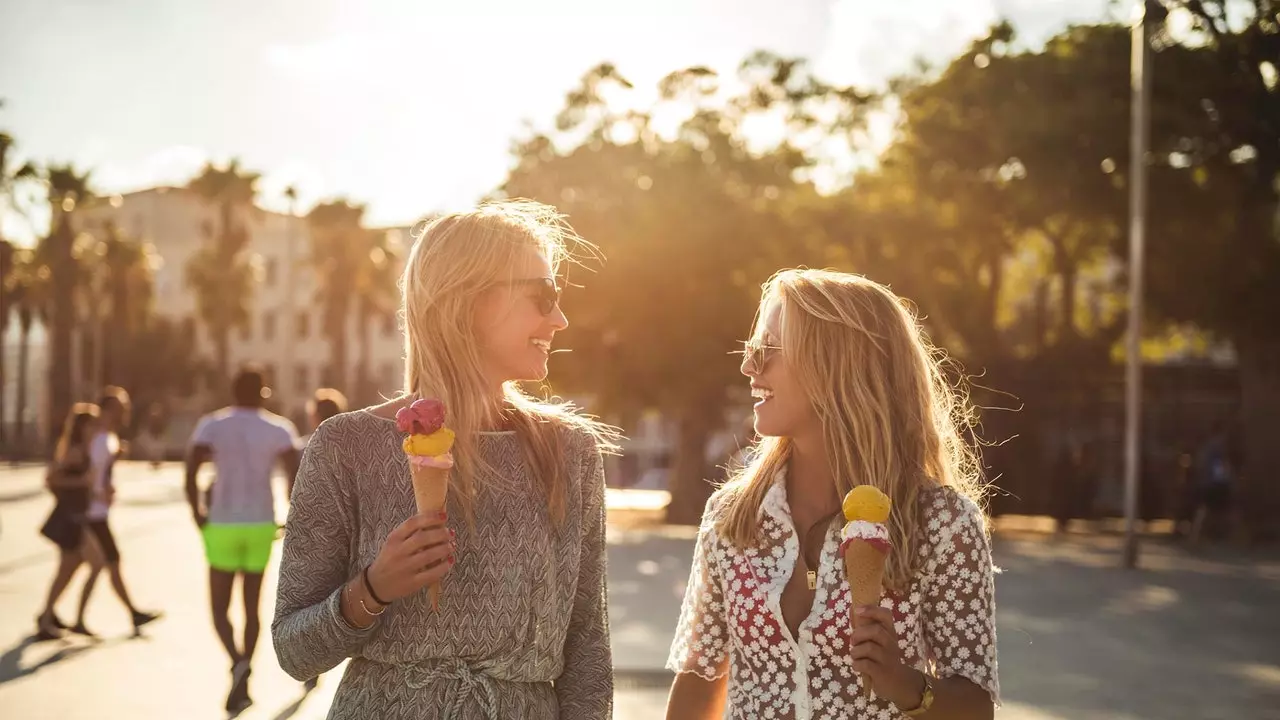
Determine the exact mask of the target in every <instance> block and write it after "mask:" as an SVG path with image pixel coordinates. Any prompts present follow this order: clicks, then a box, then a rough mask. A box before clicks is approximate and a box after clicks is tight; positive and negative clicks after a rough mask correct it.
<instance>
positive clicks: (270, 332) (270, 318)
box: [262, 310, 276, 342]
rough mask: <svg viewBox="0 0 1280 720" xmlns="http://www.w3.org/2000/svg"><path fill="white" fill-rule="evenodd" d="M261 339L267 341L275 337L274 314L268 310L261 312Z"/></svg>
mask: <svg viewBox="0 0 1280 720" xmlns="http://www.w3.org/2000/svg"><path fill="white" fill-rule="evenodd" d="M262 339H263V340H265V341H267V342H271V341H273V340H275V339H276V314H275V313H273V312H271V311H270V310H268V311H267V312H264V313H262Z"/></svg>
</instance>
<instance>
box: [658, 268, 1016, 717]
mask: <svg viewBox="0 0 1280 720" xmlns="http://www.w3.org/2000/svg"><path fill="white" fill-rule="evenodd" d="M937 358H938V354H937V352H936V351H935V350H934V349H933V348H932V347H931V346H930V345H929V344H928V341H927V340H926V338H925V337H924V336H923V333H922V331H921V329H920V327H919V324H918V321H917V320H916V318H915V316H914V315H913V314H912V313H911V312H910V311H909V310H908V309H907V306H906V304H905V302H904V301H902V300H900V299H899V298H898V297H897V296H895V295H894V294H893V293H892V292H890V291H889V290H888V289H887V288H885V287H884V286H882V285H879V284H877V283H874V282H871V281H870V280H867V279H865V278H862V277H860V276H857V275H850V274H845V273H834V272H825V271H812V270H787V271H783V272H780V273H779V274H777V275H775V276H774V277H773V278H772V279H771V280H770V281H769V282H768V283H766V284H765V286H764V292H763V296H762V299H761V305H760V308H759V311H758V314H757V319H756V325H755V328H754V330H753V333H752V339H751V340H750V341H748V342H747V343H746V348H745V351H744V356H743V361H742V367H741V370H742V373H743V375H745V376H746V377H747V378H748V379H749V380H750V384H751V389H752V393H753V396H754V397H756V398H757V399H758V400H759V402H757V403H756V405H755V407H754V416H755V429H756V431H757V433H758V434H759V435H760V436H761V440H760V441H759V443H758V446H757V451H756V452H755V453H753V454H752V456H751V458H750V460H749V464H748V465H747V466H746V467H745V468H744V469H742V470H741V471H740V472H739V473H738V474H737V475H736V476H735V477H734V478H733V479H732V480H731V481H730V482H729V483H727V484H726V485H724V486H723V487H721V488H720V489H719V490H718V491H717V492H716V493H714V494H713V495H712V497H711V499H710V500H709V501H708V503H707V508H706V513H705V514H704V517H703V522H702V527H701V528H700V530H699V534H698V540H697V544H696V547H695V550H694V559H693V567H692V571H691V573H690V578H689V584H688V587H687V591H686V595H685V600H684V604H683V607H682V609H681V615H680V621H679V625H678V627H677V630H676V637H675V640H674V642H673V644H672V648H671V655H670V657H669V659H668V663H667V667H668V669H670V670H672V671H674V672H675V673H677V674H676V679H675V681H674V682H673V684H672V687H671V693H670V697H669V699H668V706H667V717H668V718H671V719H677V718H698V719H707V718H720V717H721V716H722V715H723V714H724V712H725V710H726V705H727V710H728V716H729V717H731V718H735V719H736V718H759V717H770V716H772V717H780V718H795V717H811V718H888V717H902V716H904V715H906V716H916V715H923V716H925V717H929V718H953V719H954V718H965V719H968V718H975V719H976V718H991V717H992V715H993V712H994V706H995V705H996V704H997V703H998V699H999V683H998V680H997V671H996V630H995V612H994V610H995V607H994V583H993V568H992V564H991V552H990V547H989V543H988V537H987V519H986V517H985V511H984V510H983V509H982V503H983V494H984V485H983V483H982V480H981V477H980V466H979V464H978V461H977V458H976V456H975V455H974V453H973V451H972V450H971V448H970V447H969V446H968V445H966V443H965V439H964V435H963V432H964V430H965V429H967V428H966V425H967V423H968V421H969V419H970V408H969V407H968V405H967V402H966V401H965V399H964V397H963V396H962V395H961V394H960V393H959V392H958V391H957V390H955V389H953V388H952V387H951V386H950V385H949V384H948V383H947V381H946V379H945V376H944V374H943V370H942V368H941V367H940V366H939V361H938V359H937ZM864 484H866V485H870V486H873V487H875V488H878V489H879V490H881V491H882V492H883V493H885V494H886V495H888V496H889V498H890V499H891V501H892V508H891V515H890V516H889V519H888V522H887V526H888V535H889V539H890V540H891V549H890V550H889V554H888V557H887V562H886V567H885V575H884V586H885V587H884V599H883V601H882V602H881V603H880V604H879V605H870V606H864V607H858V608H854V607H851V604H852V602H851V592H850V586H849V581H848V578H847V576H846V572H845V568H844V564H843V562H842V561H841V557H840V554H839V547H840V544H841V539H842V526H843V525H844V523H843V520H844V518H843V516H842V514H841V507H842V501H843V498H844V496H845V494H846V493H847V492H848V491H849V490H851V489H852V488H854V487H855V486H859V485H864ZM837 518H839V521H838V522H833V521H834V520H836V519H837ZM855 612H856V614H857V615H858V617H859V618H860V620H859V627H858V628H857V629H856V630H855V629H853V628H852V623H851V618H852V617H853V614H854V613H855ZM868 689H870V691H871V692H867V690H868Z"/></svg>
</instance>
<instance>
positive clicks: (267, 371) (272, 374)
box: [262, 363, 276, 389]
mask: <svg viewBox="0 0 1280 720" xmlns="http://www.w3.org/2000/svg"><path fill="white" fill-rule="evenodd" d="M262 375H263V380H264V381H265V382H266V384H267V387H269V388H273V389H274V388H275V384H276V366H275V363H266V364H265V365H263V366H262Z"/></svg>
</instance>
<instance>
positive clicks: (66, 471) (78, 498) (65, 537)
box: [36, 403, 101, 640]
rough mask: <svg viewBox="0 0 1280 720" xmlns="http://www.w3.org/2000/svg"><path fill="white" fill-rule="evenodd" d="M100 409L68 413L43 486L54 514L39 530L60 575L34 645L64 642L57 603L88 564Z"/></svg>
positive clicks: (83, 406) (80, 407)
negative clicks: (93, 446)
mask: <svg viewBox="0 0 1280 720" xmlns="http://www.w3.org/2000/svg"><path fill="white" fill-rule="evenodd" d="M100 422H101V420H100V412H99V410H98V406H97V405H94V404H92V403H76V404H75V405H73V406H72V407H71V411H70V412H69V413H67V419H66V422H64V423H63V425H62V435H61V436H59V438H58V443H57V445H56V447H55V449H54V452H53V462H52V463H51V464H50V466H49V472H48V475H47V476H46V478H45V485H46V486H47V487H48V488H49V491H50V492H51V493H53V496H54V506H53V512H51V513H50V514H49V519H48V520H46V521H45V523H44V525H43V526H42V527H41V528H40V534H41V535H44V536H45V537H46V538H48V539H49V540H50V541H52V542H53V543H54V544H55V545H57V546H58V569H57V571H56V572H55V573H54V576H53V581H52V583H51V584H50V586H49V594H48V596H47V597H46V599H45V604H44V610H42V611H41V613H40V615H39V616H38V617H37V618H36V640H53V639H56V638H60V637H62V631H63V630H66V629H68V628H67V625H66V624H65V623H63V622H62V620H60V619H59V618H58V615H57V613H56V612H55V608H56V606H57V604H58V599H59V598H60V597H62V593H63V592H64V591H65V590H66V589H67V585H69V584H70V583H71V578H72V577H73V576H74V575H75V572H76V570H78V569H79V568H80V565H81V564H82V563H84V561H85V555H86V549H85V543H86V536H85V527H84V526H85V512H86V511H87V510H88V509H89V466H90V461H89V443H90V442H91V441H92V440H93V438H94V437H95V436H96V435H97V434H98V429H99V427H100Z"/></svg>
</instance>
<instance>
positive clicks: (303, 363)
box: [75, 188, 410, 434]
mask: <svg viewBox="0 0 1280 720" xmlns="http://www.w3.org/2000/svg"><path fill="white" fill-rule="evenodd" d="M239 221H240V222H241V223H242V225H243V227H244V228H245V229H246V231H247V233H248V235H249V247H248V252H249V253H250V255H251V257H252V259H253V262H254V265H255V268H256V273H255V274H256V278H257V282H256V284H255V287H254V292H253V296H252V298H251V299H250V301H249V322H248V324H247V325H246V326H245V327H243V328H240V329H237V330H233V331H232V334H231V338H230V345H229V360H230V366H231V367H232V368H233V369H234V368H236V367H238V366H240V365H242V364H245V363H250V362H252V363H257V364H259V365H260V366H262V367H263V368H264V369H265V370H266V374H267V376H268V381H269V383H270V385H271V387H272V391H273V397H272V404H273V406H274V407H275V409H276V410H277V411H278V412H281V413H282V414H285V415H287V416H288V417H290V418H292V419H294V420H295V421H297V422H301V421H302V420H303V419H304V408H305V405H306V401H307V400H308V399H309V398H310V397H311V394H312V393H313V392H314V391H315V389H316V388H318V387H336V388H338V389H340V390H342V391H343V392H345V393H347V394H348V395H350V394H351V389H352V388H353V387H355V373H356V371H357V366H358V362H359V360H360V358H361V357H362V354H363V353H365V352H367V353H368V360H369V363H368V364H369V375H370V380H371V382H372V386H373V388H374V389H375V390H376V391H377V392H378V393H379V394H381V395H384V396H390V395H393V394H395V393H397V392H399V390H400V388H401V386H402V383H403V359H402V358H403V346H404V343H403V339H402V335H401V331H400V327H399V323H398V320H397V313H396V312H394V311H390V312H387V313H385V315H384V316H383V317H381V318H379V319H378V320H376V321H375V322H374V324H375V327H373V328H368V330H369V331H368V332H366V328H363V327H358V326H357V321H356V320H355V318H354V317H352V318H349V320H348V325H347V336H348V345H347V347H348V358H347V368H346V373H345V374H346V376H347V377H341V378H340V377H337V373H336V371H335V369H334V368H332V367H331V366H330V347H329V345H330V343H329V341H328V340H327V338H326V337H325V336H324V334H323V332H322V326H321V322H322V314H321V309H322V308H321V304H320V301H319V296H318V290H319V288H318V283H317V276H316V273H315V272H314V270H313V268H314V262H313V258H312V250H311V247H312V238H311V231H310V227H309V225H308V222H307V219H306V218H305V217H302V216H293V215H286V214H280V213H274V212H268V211H266V210H262V209H261V208H257V207H250V208H246V209H244V210H243V211H242V213H241V216H240V218H239ZM75 222H76V225H77V230H79V231H81V232H88V233H91V234H97V233H98V232H102V231H103V230H105V228H106V226H107V225H108V223H114V224H115V226H116V227H117V228H118V229H119V230H120V231H121V232H122V233H123V234H124V235H125V236H127V237H129V238H132V239H137V240H141V241H143V242H147V243H150V244H151V245H153V246H154V248H155V252H156V254H157V255H158V256H159V257H160V258H161V260H162V262H161V264H160V266H159V267H158V269H157V270H156V271H155V275H154V303H153V308H154V312H155V314H156V315H158V316H161V317H165V318H168V319H169V320H171V321H173V322H175V323H176V324H178V325H179V326H180V327H182V328H183V329H184V331H185V332H187V333H189V334H190V336H191V337H193V338H194V342H195V348H194V351H195V354H196V355H198V356H200V357H203V358H205V359H207V360H209V361H212V359H213V357H214V346H213V343H212V341H211V338H210V335H209V332H208V330H207V328H206V327H205V326H204V324H203V323H202V321H201V319H200V316H199V312H198V309H197V302H196V295H195V293H194V291H193V290H192V289H191V287H190V285H189V284H188V283H187V278H186V274H187V267H188V265H189V263H190V261H191V258H192V257H193V256H194V255H195V254H196V253H197V251H198V250H199V249H200V248H201V247H202V246H203V245H204V244H205V243H206V242H207V241H208V240H207V239H208V237H209V236H210V234H211V233H215V232H217V231H218V229H219V222H220V220H219V208H218V207H217V206H216V205H215V204H214V203H212V202H209V201H208V200H206V199H204V198H203V197H201V196H200V195H198V194H197V193H195V192H193V191H191V190H187V189H185V188H152V189H148V190H142V191H139V192H134V193H129V194H126V195H121V196H115V197H112V198H109V199H100V200H98V201H96V202H94V203H92V204H90V205H87V206H84V207H82V208H79V209H77V211H76V220H75ZM385 232H387V233H388V234H389V237H388V241H389V243H392V244H393V247H394V246H397V245H398V246H399V247H400V248H402V249H404V250H407V248H408V246H409V243H410V240H409V238H408V231H407V229H405V228H392V229H387V230H385ZM403 254H404V253H403V252H401V253H398V256H400V257H402V256H403ZM397 270H398V269H397ZM397 275H398V272H397ZM365 342H368V348H367V350H366V349H365V347H364V345H363V344H364V343H365ZM83 380H84V382H87V383H90V384H92V383H93V378H92V377H85V378H83ZM227 396H228V390H227V389H226V388H222V387H199V388H197V390H196V391H195V392H194V393H193V396H192V397H189V398H175V399H174V403H173V404H172V406H171V411H172V412H173V415H174V424H175V425H176V426H177V427H175V428H174V430H175V431H178V434H180V432H181V431H182V430H185V429H186V426H187V425H188V424H190V423H191V422H194V417H198V415H199V413H200V412H203V411H205V410H208V409H209V408H210V407H213V406H216V405H218V404H220V403H225V402H226V401H227V400H228V397H227ZM193 416H194V417H193Z"/></svg>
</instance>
